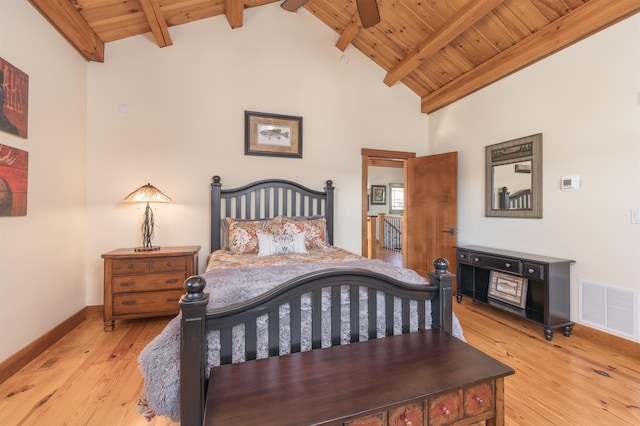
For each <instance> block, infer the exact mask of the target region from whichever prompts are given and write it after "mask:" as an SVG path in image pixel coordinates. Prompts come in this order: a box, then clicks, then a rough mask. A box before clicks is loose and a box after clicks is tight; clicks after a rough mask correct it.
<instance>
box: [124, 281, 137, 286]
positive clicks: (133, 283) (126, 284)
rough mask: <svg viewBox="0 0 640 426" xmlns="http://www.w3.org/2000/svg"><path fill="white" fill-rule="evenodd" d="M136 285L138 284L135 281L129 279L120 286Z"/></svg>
mask: <svg viewBox="0 0 640 426" xmlns="http://www.w3.org/2000/svg"><path fill="white" fill-rule="evenodd" d="M134 285H136V283H135V282H133V281H127V282H126V283H122V284H120V287H133V286H134Z"/></svg>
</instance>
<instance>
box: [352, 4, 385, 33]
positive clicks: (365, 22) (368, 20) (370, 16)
mask: <svg viewBox="0 0 640 426" xmlns="http://www.w3.org/2000/svg"><path fill="white" fill-rule="evenodd" d="M356 4H357V5H358V14H359V15H360V21H362V28H369V27H373V26H374V25H375V24H377V23H378V22H380V11H379V10H378V2H376V0H356Z"/></svg>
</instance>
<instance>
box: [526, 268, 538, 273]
mask: <svg viewBox="0 0 640 426" xmlns="http://www.w3.org/2000/svg"><path fill="white" fill-rule="evenodd" d="M535 271H536V270H535V269H533V268H529V269H527V272H528V273H530V274H533V273H534V272H535Z"/></svg>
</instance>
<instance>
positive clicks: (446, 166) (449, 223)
mask: <svg viewBox="0 0 640 426" xmlns="http://www.w3.org/2000/svg"><path fill="white" fill-rule="evenodd" d="M404 187H405V215H406V229H405V231H404V232H403V233H402V234H403V238H405V240H404V241H403V247H405V248H406V250H405V253H404V265H405V267H407V268H409V269H413V270H414V271H416V272H418V273H419V274H420V275H422V276H424V277H426V276H427V272H429V271H433V261H434V260H435V259H436V258H439V257H444V258H445V259H447V260H448V261H449V271H450V272H452V273H455V271H456V250H455V246H456V244H457V240H458V236H457V231H458V153H457V152H450V153H446V154H436V155H430V156H426V157H416V158H409V159H407V160H406V163H405V169H404Z"/></svg>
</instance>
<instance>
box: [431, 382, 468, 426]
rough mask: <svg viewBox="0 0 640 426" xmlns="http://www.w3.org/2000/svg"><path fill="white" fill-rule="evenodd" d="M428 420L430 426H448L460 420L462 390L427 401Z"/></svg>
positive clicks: (461, 416)
mask: <svg viewBox="0 0 640 426" xmlns="http://www.w3.org/2000/svg"><path fill="white" fill-rule="evenodd" d="M428 418H429V425H430V426H440V425H450V424H453V423H454V422H456V421H458V420H460V419H462V418H463V411H462V390H459V391H456V392H451V393H446V394H444V395H442V396H440V397H438V398H435V399H432V400H431V401H429V407H428Z"/></svg>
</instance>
